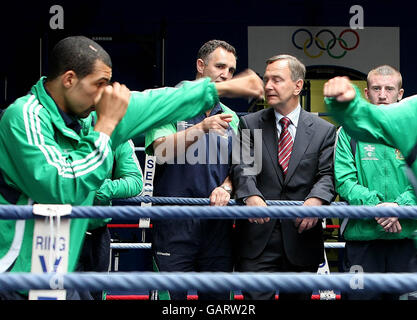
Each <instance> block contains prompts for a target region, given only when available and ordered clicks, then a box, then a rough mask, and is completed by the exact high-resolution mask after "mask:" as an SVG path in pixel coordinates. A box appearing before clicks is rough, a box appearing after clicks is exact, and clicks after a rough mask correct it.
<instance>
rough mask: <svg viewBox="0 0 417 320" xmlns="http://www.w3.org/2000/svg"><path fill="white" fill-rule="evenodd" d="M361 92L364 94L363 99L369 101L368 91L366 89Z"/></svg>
mask: <svg viewBox="0 0 417 320" xmlns="http://www.w3.org/2000/svg"><path fill="white" fill-rule="evenodd" d="M363 92H364V93H365V98H366V99H368V100H369V90H368V88H365V89H364V90H363Z"/></svg>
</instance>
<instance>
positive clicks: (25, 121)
mask: <svg viewBox="0 0 417 320" xmlns="http://www.w3.org/2000/svg"><path fill="white" fill-rule="evenodd" d="M34 99H35V96H34V95H31V96H30V98H29V100H28V101H27V102H26V103H25V104H24V106H23V121H24V123H25V130H26V137H27V139H28V143H29V144H33V143H32V135H31V134H30V129H29V119H28V113H27V110H28V106H29V105H30V104H31V103H32V102H33V100H34ZM35 103H38V100H36V101H35Z"/></svg>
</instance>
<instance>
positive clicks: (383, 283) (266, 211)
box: [0, 199, 417, 292]
mask: <svg viewBox="0 0 417 320" xmlns="http://www.w3.org/2000/svg"><path fill="white" fill-rule="evenodd" d="M150 200H152V199H150ZM133 201H136V200H133ZM206 201H207V199H206ZM130 203H132V202H130ZM206 204H207V203H205V204H204V205H202V206H201V205H180V206H179V205H167V206H149V207H140V206H133V205H122V206H111V207H106V206H97V207H94V206H85V207H84V206H83V207H72V210H71V214H70V215H68V216H66V217H68V218H114V219H138V218H151V219H172V218H202V219H219V218H222V219H246V218H256V217H271V218H279V219H294V218H296V217H317V218H331V217H334V218H356V219H358V218H361V219H363V218H371V217H400V218H414V219H416V218H417V206H406V207H370V206H346V205H335V204H332V205H329V206H320V207H307V206H301V205H299V203H298V202H297V203H291V202H289V203H286V204H285V205H271V206H268V207H246V206H237V205H230V206H227V207H211V206H207V205H206ZM32 211H33V207H32V206H13V205H0V219H16V220H20V219H33V218H35V216H34V215H33V212H32ZM66 217H65V218H66ZM65 218H63V219H65ZM28 289H48V290H49V289H75V290H112V289H115V290H134V289H147V290H148V289H150V290H153V289H157V290H187V289H196V290H199V291H213V292H217V291H224V290H252V291H262V290H279V291H280V292H311V291H314V290H322V289H332V290H341V291H343V292H347V291H350V290H355V289H363V290H370V291H378V292H411V291H417V273H383V274H378V273H373V274H367V273H332V274H328V275H317V274H316V273H239V272H235V273H193V272H191V273H180V272H170V273H163V272H162V273H154V272H129V273H126V272H111V273H94V272H84V273H79V272H73V273H67V274H57V273H43V274H35V273H2V274H0V291H10V290H28Z"/></svg>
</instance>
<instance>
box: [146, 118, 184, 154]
mask: <svg viewBox="0 0 417 320" xmlns="http://www.w3.org/2000/svg"><path fill="white" fill-rule="evenodd" d="M176 132H177V128H176V125H174V124H173V123H169V124H166V125H163V126H161V127H159V128H154V129H151V130H149V131H147V132H146V137H145V152H146V154H149V155H153V152H154V151H153V146H152V144H153V142H154V141H155V140H156V139H158V138H161V137H166V136H169V135H171V134H173V133H176Z"/></svg>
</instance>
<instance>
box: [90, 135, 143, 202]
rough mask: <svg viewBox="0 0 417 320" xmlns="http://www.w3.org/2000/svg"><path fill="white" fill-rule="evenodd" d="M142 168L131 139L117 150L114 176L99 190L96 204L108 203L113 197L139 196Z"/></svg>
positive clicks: (141, 183)
mask: <svg viewBox="0 0 417 320" xmlns="http://www.w3.org/2000/svg"><path fill="white" fill-rule="evenodd" d="M142 185H143V182H142V170H141V168H140V165H139V161H138V159H137V157H136V154H135V149H134V145H133V142H132V141H131V140H129V141H127V142H125V143H123V144H121V145H119V146H118V147H117V148H116V150H115V163H114V176H113V177H112V178H111V179H106V180H105V181H104V183H103V184H102V185H101V187H100V189H99V190H98V191H97V194H96V198H95V204H100V205H106V204H109V203H110V201H111V200H112V199H122V198H130V197H134V196H137V195H138V194H139V193H140V192H141V191H142Z"/></svg>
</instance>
